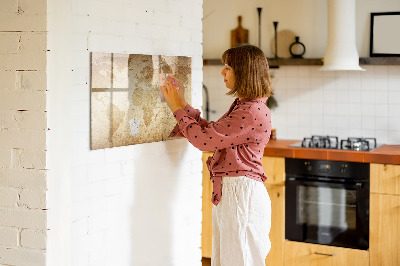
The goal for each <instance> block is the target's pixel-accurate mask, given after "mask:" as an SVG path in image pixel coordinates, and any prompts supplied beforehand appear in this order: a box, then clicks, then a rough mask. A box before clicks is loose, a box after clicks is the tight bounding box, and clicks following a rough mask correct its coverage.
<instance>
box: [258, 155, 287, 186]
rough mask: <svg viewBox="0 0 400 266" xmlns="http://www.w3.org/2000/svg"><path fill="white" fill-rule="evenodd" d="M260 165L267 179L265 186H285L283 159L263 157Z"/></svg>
mask: <svg viewBox="0 0 400 266" xmlns="http://www.w3.org/2000/svg"><path fill="white" fill-rule="evenodd" d="M261 163H262V165H263V168H264V172H265V174H266V175H267V177H268V178H267V180H266V181H265V183H266V184H270V185H282V186H284V185H285V158H283V157H270V156H264V157H263V158H262V159H261Z"/></svg>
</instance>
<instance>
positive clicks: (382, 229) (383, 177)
mask: <svg viewBox="0 0 400 266" xmlns="http://www.w3.org/2000/svg"><path fill="white" fill-rule="evenodd" d="M370 167H371V174H370V179H371V195H370V236H369V241H370V244H369V251H370V261H371V263H370V265H371V266H392V265H393V266H394V265H400V242H399V239H400V165H390V164H371V165H370Z"/></svg>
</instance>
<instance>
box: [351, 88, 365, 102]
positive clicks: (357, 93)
mask: <svg viewBox="0 0 400 266" xmlns="http://www.w3.org/2000/svg"><path fill="white" fill-rule="evenodd" d="M361 100H362V90H349V102H350V103H361Z"/></svg>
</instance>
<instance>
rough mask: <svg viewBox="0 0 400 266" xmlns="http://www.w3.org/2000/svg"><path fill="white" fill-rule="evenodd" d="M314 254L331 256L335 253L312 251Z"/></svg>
mask: <svg viewBox="0 0 400 266" xmlns="http://www.w3.org/2000/svg"><path fill="white" fill-rule="evenodd" d="M314 254H315V255H323V256H330V257H333V256H335V254H328V253H320V252H314Z"/></svg>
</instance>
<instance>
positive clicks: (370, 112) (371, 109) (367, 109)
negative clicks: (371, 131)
mask: <svg viewBox="0 0 400 266" xmlns="http://www.w3.org/2000/svg"><path fill="white" fill-rule="evenodd" d="M374 114H375V106H374V105H373V104H363V105H361V116H362V117H373V116H374Z"/></svg>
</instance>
